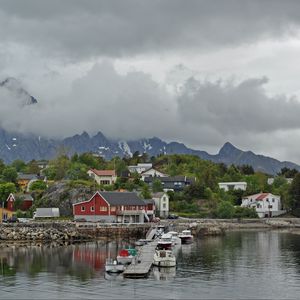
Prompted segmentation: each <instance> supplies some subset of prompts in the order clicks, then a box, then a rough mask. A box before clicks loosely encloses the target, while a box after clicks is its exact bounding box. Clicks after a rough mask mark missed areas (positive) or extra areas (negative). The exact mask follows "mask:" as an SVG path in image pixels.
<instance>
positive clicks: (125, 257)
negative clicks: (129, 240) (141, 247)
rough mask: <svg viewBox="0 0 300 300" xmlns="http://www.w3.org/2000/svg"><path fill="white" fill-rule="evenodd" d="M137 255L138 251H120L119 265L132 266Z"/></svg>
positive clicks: (130, 249)
mask: <svg viewBox="0 0 300 300" xmlns="http://www.w3.org/2000/svg"><path fill="white" fill-rule="evenodd" d="M136 254H137V252H136V249H132V248H129V249H122V250H120V252H119V255H118V256H117V261H118V263H120V264H123V265H127V264H131V262H132V260H133V259H134V257H135V256H136Z"/></svg>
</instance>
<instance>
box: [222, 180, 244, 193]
mask: <svg viewBox="0 0 300 300" xmlns="http://www.w3.org/2000/svg"><path fill="white" fill-rule="evenodd" d="M218 184H219V188H220V189H223V190H225V192H228V191H232V190H242V191H245V190H246V189H247V182H244V181H241V182H219V183H218Z"/></svg>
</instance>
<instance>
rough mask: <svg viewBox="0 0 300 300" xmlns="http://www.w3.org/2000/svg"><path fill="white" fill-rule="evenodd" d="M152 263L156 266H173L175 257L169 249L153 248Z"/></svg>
mask: <svg viewBox="0 0 300 300" xmlns="http://www.w3.org/2000/svg"><path fill="white" fill-rule="evenodd" d="M153 265H154V266H158V267H175V266H176V257H175V256H174V254H173V253H172V251H171V250H155V253H154V257H153Z"/></svg>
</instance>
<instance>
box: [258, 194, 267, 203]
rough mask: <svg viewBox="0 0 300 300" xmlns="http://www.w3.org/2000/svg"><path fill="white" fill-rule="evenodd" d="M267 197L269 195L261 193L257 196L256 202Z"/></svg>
mask: <svg viewBox="0 0 300 300" xmlns="http://www.w3.org/2000/svg"><path fill="white" fill-rule="evenodd" d="M268 195H269V193H261V194H259V195H258V197H256V200H257V201H260V200H263V199H265V198H266V197H267V196H268Z"/></svg>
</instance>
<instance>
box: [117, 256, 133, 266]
mask: <svg viewBox="0 0 300 300" xmlns="http://www.w3.org/2000/svg"><path fill="white" fill-rule="evenodd" d="M133 259H134V256H132V255H129V256H119V255H118V256H117V262H118V263H119V264H122V265H127V264H131V263H132V260H133Z"/></svg>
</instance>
